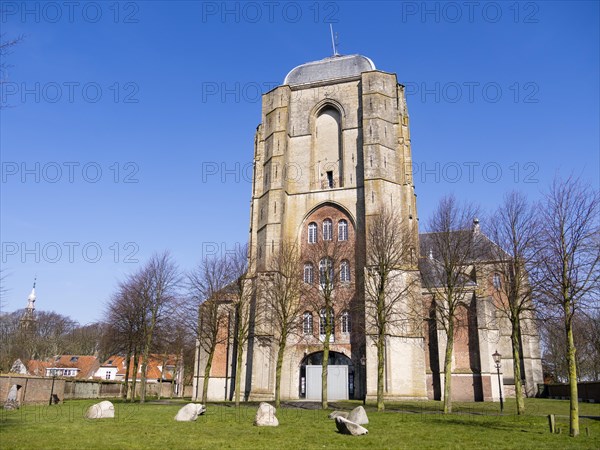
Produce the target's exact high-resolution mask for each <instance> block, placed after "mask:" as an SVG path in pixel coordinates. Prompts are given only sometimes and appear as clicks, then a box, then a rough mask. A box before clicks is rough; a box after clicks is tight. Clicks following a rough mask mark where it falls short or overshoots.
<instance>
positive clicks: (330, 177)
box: [327, 170, 333, 188]
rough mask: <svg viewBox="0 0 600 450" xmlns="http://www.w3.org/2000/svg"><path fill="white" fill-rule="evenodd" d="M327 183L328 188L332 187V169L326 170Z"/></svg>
mask: <svg viewBox="0 0 600 450" xmlns="http://www.w3.org/2000/svg"><path fill="white" fill-rule="evenodd" d="M327 185H328V186H329V187H330V188H332V187H333V171H332V170H328V171H327Z"/></svg>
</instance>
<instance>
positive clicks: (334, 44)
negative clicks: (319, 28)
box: [329, 24, 340, 56]
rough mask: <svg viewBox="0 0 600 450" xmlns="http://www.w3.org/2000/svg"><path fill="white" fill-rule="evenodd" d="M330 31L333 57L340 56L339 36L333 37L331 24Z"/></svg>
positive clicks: (330, 25)
mask: <svg viewBox="0 0 600 450" xmlns="http://www.w3.org/2000/svg"><path fill="white" fill-rule="evenodd" d="M329 31H331V46H332V47H333V56H340V55H339V53H338V52H337V42H336V41H337V35H336V37H335V38H334V37H333V25H332V24H329Z"/></svg>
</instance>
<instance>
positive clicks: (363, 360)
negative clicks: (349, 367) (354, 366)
mask: <svg viewBox="0 0 600 450" xmlns="http://www.w3.org/2000/svg"><path fill="white" fill-rule="evenodd" d="M360 365H361V366H362V369H363V370H362V379H363V382H362V385H363V405H366V404H367V367H366V366H367V358H366V356H365V355H362V356H361V357H360Z"/></svg>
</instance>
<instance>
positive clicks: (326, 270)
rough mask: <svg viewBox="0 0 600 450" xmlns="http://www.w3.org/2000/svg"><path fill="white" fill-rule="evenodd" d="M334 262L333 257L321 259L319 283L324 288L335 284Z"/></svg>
mask: <svg viewBox="0 0 600 450" xmlns="http://www.w3.org/2000/svg"><path fill="white" fill-rule="evenodd" d="M333 276H334V275H333V264H332V262H331V259H329V258H323V259H322V260H321V261H319V284H320V285H321V287H322V288H325V287H326V286H329V287H331V286H333Z"/></svg>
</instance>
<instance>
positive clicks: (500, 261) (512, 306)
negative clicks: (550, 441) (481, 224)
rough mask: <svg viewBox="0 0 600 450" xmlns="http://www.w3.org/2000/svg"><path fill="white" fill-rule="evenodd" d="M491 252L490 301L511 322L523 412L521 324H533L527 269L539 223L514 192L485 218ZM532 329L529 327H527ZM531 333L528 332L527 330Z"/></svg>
mask: <svg viewBox="0 0 600 450" xmlns="http://www.w3.org/2000/svg"><path fill="white" fill-rule="evenodd" d="M488 228H489V231H488V233H489V236H490V238H491V240H492V241H493V242H494V243H495V244H496V245H492V246H490V247H489V249H490V250H491V251H492V253H493V254H492V255H491V257H492V263H491V269H492V270H493V272H494V274H493V277H494V278H493V283H492V285H493V289H494V303H495V306H496V309H497V310H498V311H499V312H500V313H501V314H502V315H503V316H504V317H506V318H507V319H508V320H509V321H510V324H511V343H512V345H511V346H512V359H513V374H514V382H515V400H516V403H517V414H523V412H524V411H525V402H524V400H523V384H522V382H521V350H520V347H521V344H520V343H521V339H522V331H523V327H529V328H531V327H533V326H534V324H533V318H534V308H533V301H532V286H531V283H530V281H529V275H528V269H529V268H532V266H533V264H534V261H535V258H536V257H537V250H536V249H537V248H538V247H539V245H538V240H539V236H540V223H539V219H538V215H537V208H536V207H535V206H532V205H530V204H529V203H528V202H527V198H526V197H525V196H524V195H523V194H521V193H518V192H511V193H509V194H507V195H506V196H505V197H504V201H503V203H502V204H501V205H500V206H499V207H498V208H497V209H496V211H495V213H494V214H493V215H492V217H491V218H490V220H489V226H488ZM530 331H532V330H530ZM528 334H531V333H528Z"/></svg>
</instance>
